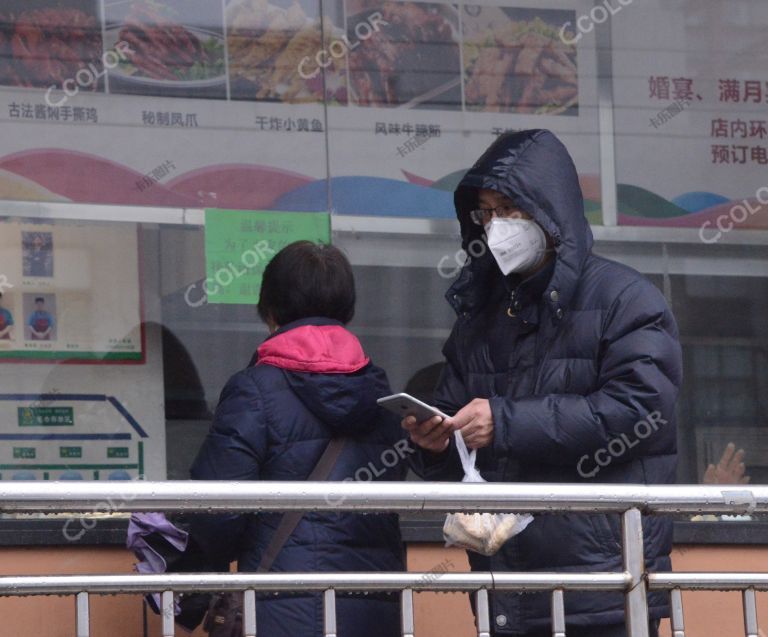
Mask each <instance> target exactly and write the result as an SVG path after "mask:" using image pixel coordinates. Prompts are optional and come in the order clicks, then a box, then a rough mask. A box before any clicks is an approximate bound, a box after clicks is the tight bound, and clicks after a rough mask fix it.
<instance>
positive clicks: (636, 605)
mask: <svg viewBox="0 0 768 637" xmlns="http://www.w3.org/2000/svg"><path fill="white" fill-rule="evenodd" d="M621 539H622V545H623V546H622V549H623V552H624V570H625V571H626V572H628V573H629V575H630V577H631V582H630V584H629V589H628V590H627V591H626V592H625V593H624V600H625V601H624V609H625V613H626V625H627V634H628V636H629V637H648V599H647V596H646V590H645V577H644V575H645V556H644V554H643V517H642V515H641V513H640V511H639V510H638V509H629V510H628V511H625V512H624V514H623V515H622V519H621Z"/></svg>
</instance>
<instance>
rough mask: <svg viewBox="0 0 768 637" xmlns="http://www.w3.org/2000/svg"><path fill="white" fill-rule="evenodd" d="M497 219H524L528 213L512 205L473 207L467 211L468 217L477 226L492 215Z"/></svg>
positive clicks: (481, 224) (482, 224) (484, 223)
mask: <svg viewBox="0 0 768 637" xmlns="http://www.w3.org/2000/svg"><path fill="white" fill-rule="evenodd" d="M494 215H496V217H498V218H499V219H525V218H528V215H527V214H525V213H524V212H523V211H521V210H520V209H519V208H515V207H514V206H496V207H495V208H475V209H474V210H470V211H469V217H470V219H472V222H473V223H476V224H477V225H478V226H484V225H486V224H487V223H488V222H489V221H490V220H491V219H492V218H493V216H494Z"/></svg>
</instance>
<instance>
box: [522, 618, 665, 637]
mask: <svg viewBox="0 0 768 637" xmlns="http://www.w3.org/2000/svg"><path fill="white" fill-rule="evenodd" d="M648 634H649V635H650V637H659V622H658V620H655V621H652V622H650V624H648ZM565 635H566V637H627V629H626V628H625V627H624V624H617V625H615V626H593V627H584V626H573V627H571V626H567V627H566V630H565ZM524 637H552V631H551V630H545V631H543V632H542V631H540V632H536V633H526V634H525V635H524Z"/></svg>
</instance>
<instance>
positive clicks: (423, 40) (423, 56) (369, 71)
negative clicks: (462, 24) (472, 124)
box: [347, 0, 461, 109]
mask: <svg viewBox="0 0 768 637" xmlns="http://www.w3.org/2000/svg"><path fill="white" fill-rule="evenodd" d="M357 4H358V6H359V5H360V4H362V3H357ZM348 10H349V9H348ZM376 10H378V11H380V12H381V14H382V21H381V24H382V26H381V27H380V28H379V29H378V30H377V31H376V32H375V33H374V34H373V35H372V36H371V37H370V38H369V39H367V40H366V41H364V42H361V43H360V46H358V47H357V48H355V50H354V51H352V52H350V55H349V79H350V86H351V88H352V99H353V102H354V103H356V104H358V105H360V106H403V107H406V108H415V107H422V108H443V109H459V108H461V87H460V81H461V69H460V62H459V35H458V13H457V9H456V7H454V6H453V5H442V4H437V3H421V2H395V1H393V0H388V1H386V2H384V3H383V4H382V5H378V4H375V3H368V4H367V6H364V7H361V8H359V10H358V11H356V12H355V13H354V14H353V15H352V16H350V17H348V18H347V35H348V37H350V38H351V37H352V35H353V33H354V28H355V26H356V25H357V24H358V23H359V22H361V21H363V20H365V19H366V17H367V15H368V14H370V13H371V12H372V11H376Z"/></svg>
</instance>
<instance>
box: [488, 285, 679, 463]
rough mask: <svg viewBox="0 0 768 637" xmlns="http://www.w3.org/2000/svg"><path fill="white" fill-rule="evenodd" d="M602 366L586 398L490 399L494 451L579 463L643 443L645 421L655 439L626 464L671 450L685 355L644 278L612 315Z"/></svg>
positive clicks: (607, 322)
mask: <svg viewBox="0 0 768 637" xmlns="http://www.w3.org/2000/svg"><path fill="white" fill-rule="evenodd" d="M597 364H598V374H597V381H596V385H595V386H596V389H595V390H594V391H593V392H592V393H590V394H588V395H586V396H581V395H575V394H549V395H542V396H532V397H527V398H522V399H510V398H502V397H497V398H491V399H490V404H491V410H492V412H493V420H494V428H495V434H494V442H493V444H494V447H495V449H494V451H495V452H496V453H498V454H501V455H508V456H511V457H515V458H519V459H525V460H527V461H531V460H534V461H541V462H546V463H549V464H569V463H576V462H577V461H578V460H579V458H580V457H582V456H583V454H589V453H594V452H595V451H596V450H598V449H600V448H602V447H605V446H606V445H607V444H608V443H609V442H610V441H611V440H612V439H614V438H616V437H620V436H622V435H624V436H626V437H628V438H629V437H634V438H637V435H636V430H635V427H636V426H637V425H638V423H640V422H641V421H645V422H648V423H649V424H650V425H652V426H653V425H655V427H654V433H653V435H652V436H649V437H648V438H647V439H646V440H643V441H642V443H643V444H637V445H635V446H633V448H632V449H629V450H628V451H627V453H625V454H623V456H622V459H623V460H624V461H629V460H631V459H633V458H634V457H637V456H638V455H643V454H645V453H649V452H650V453H653V452H658V453H673V452H674V450H675V448H676V447H675V444H676V443H675V438H676V432H675V431H674V425H670V424H669V423H674V421H675V413H674V411H675V401H676V399H677V394H678V389H679V387H680V384H681V382H682V355H681V351H680V344H679V341H678V336H677V326H676V324H675V320H674V317H673V316H672V313H671V311H670V310H669V308H668V307H667V304H666V301H665V299H664V297H663V296H662V295H661V293H660V292H659V291H658V289H657V288H656V287H655V286H653V285H652V284H651V283H649V282H648V281H646V280H645V279H639V280H636V281H634V282H633V283H630V284H629V285H628V286H627V287H626V288H624V290H623V291H622V292H621V293H620V294H619V295H618V297H617V298H616V300H615V301H614V302H613V303H612V305H611V307H610V308H609V310H608V312H607V313H606V315H605V317H604V320H603V324H602V329H601V339H600V351H599V353H598V360H597ZM644 431H645V430H644ZM622 459H617V461H621V460H622ZM574 466H575V464H574Z"/></svg>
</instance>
